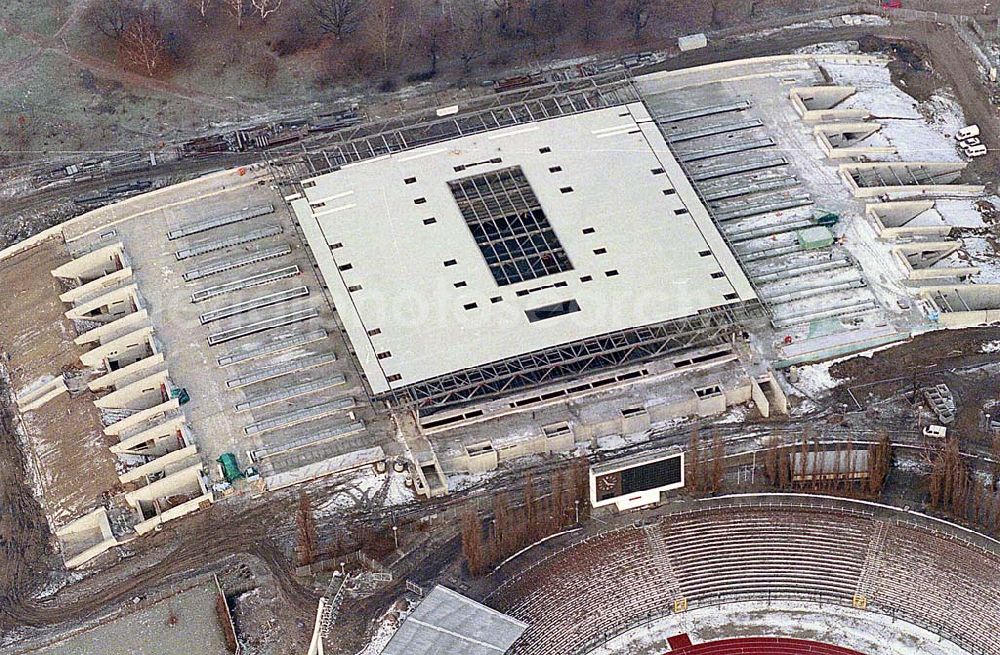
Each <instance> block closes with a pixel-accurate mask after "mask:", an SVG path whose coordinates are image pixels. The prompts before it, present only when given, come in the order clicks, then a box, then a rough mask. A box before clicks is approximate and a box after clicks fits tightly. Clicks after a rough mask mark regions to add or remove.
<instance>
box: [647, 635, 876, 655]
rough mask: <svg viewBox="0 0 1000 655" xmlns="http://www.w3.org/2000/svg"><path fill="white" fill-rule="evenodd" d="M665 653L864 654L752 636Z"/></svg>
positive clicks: (681, 654)
mask: <svg viewBox="0 0 1000 655" xmlns="http://www.w3.org/2000/svg"><path fill="white" fill-rule="evenodd" d="M665 655H863V653H859V652H858V651H856V650H851V649H850V648H841V647H840V646H831V645H829V644H821V643H819V642H816V641H807V640H805V639H785V638H783V637H750V638H747V639H722V640H719V641H707V642H704V643H701V644H694V645H693V646H685V647H684V648H679V649H677V650H672V651H670V652H669V653H665Z"/></svg>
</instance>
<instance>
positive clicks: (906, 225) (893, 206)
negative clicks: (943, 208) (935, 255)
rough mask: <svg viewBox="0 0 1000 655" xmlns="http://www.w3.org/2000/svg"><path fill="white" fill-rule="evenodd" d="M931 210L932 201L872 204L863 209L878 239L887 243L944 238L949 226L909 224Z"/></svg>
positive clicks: (949, 229) (932, 206)
mask: <svg viewBox="0 0 1000 655" xmlns="http://www.w3.org/2000/svg"><path fill="white" fill-rule="evenodd" d="M933 208H934V201H933V200H902V201H897V202H873V203H869V204H868V205H867V206H866V207H865V215H866V216H867V217H868V218H869V220H871V222H872V224H873V225H874V226H875V230H876V231H877V232H878V236H879V238H881V239H885V240H887V241H893V240H896V239H905V238H911V237H920V236H927V237H936V236H945V235H947V234H948V233H949V232H951V229H952V228H951V226H950V225H947V224H944V223H942V224H940V225H911V224H910V223H911V222H912V221H913V219H915V218H917V217H918V216H920V215H921V214H923V213H924V212H926V211H929V210H930V209H933Z"/></svg>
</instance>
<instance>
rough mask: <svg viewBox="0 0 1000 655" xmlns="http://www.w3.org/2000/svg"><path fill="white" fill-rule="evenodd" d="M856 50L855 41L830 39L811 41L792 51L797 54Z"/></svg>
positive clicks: (841, 52)
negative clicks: (823, 41) (828, 40)
mask: <svg viewBox="0 0 1000 655" xmlns="http://www.w3.org/2000/svg"><path fill="white" fill-rule="evenodd" d="M857 51H858V42H857V41H831V42H828V43H813V44H812V45H807V46H805V47H802V48H798V49H797V50H795V51H794V54H797V55H849V54H854V53H856V52H857Z"/></svg>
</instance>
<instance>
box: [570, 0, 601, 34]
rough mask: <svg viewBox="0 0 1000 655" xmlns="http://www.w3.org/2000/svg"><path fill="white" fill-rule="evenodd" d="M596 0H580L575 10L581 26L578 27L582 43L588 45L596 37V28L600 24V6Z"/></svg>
mask: <svg viewBox="0 0 1000 655" xmlns="http://www.w3.org/2000/svg"><path fill="white" fill-rule="evenodd" d="M602 5H603V3H599V2H598V0H580V2H579V6H578V7H577V9H576V13H577V15H578V16H579V17H580V19H581V21H582V22H583V25H582V26H581V27H580V36H582V37H583V42H584V43H590V42H591V41H593V40H594V37H596V36H597V28H598V26H599V25H600V23H601V13H600V6H602Z"/></svg>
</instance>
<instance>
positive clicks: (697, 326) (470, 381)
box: [382, 301, 761, 415]
mask: <svg viewBox="0 0 1000 655" xmlns="http://www.w3.org/2000/svg"><path fill="white" fill-rule="evenodd" d="M760 313H761V310H760V305H759V303H757V302H756V301H754V302H753V303H746V304H742V305H737V306H725V307H716V308H713V309H709V310H705V311H702V312H700V313H698V314H696V315H694V316H687V317H684V318H679V319H675V320H672V321H667V322H665V323H660V324H657V325H652V326H646V327H637V328H629V329H627V330H620V331H618V332H613V333H610V334H605V335H600V336H596V337H592V338H589V339H582V340H580V341H574V342H572V343H568V344H563V345H561V346H556V347H553V348H546V349H544V350H538V351H535V352H532V353H527V354H524V355H518V356H516V357H511V358H508V359H504V360H500V361H498V362H493V363H491V364H486V365H483V366H478V367H475V368H470V369H465V370H463V371H457V372H455V373H450V374H448V375H443V376H440V377H437V378H433V379H431V380H426V381H423V382H418V383H415V384H411V385H408V386H406V387H403V388H400V389H397V390H394V391H391V392H389V393H386V394H383V396H382V397H383V398H384V399H387V400H390V401H392V402H394V403H397V404H399V405H404V406H414V407H416V408H417V409H418V410H421V412H422V413H423V414H424V415H429V414H433V413H434V412H437V411H441V410H443V409H447V408H450V407H454V406H457V405H461V404H465V403H469V402H473V401H484V400H489V399H492V398H497V397H499V396H503V395H506V394H509V393H511V392H514V391H522V390H526V389H530V388H533V387H539V386H542V385H545V384H551V383H554V382H558V381H561V380H564V379H569V378H572V377H579V376H580V375H581V374H585V373H593V372H596V371H600V370H605V369H611V368H616V367H621V366H626V365H629V364H636V363H639V362H643V361H648V360H651V359H654V358H657V357H662V356H664V355H666V354H669V353H674V352H680V351H683V350H686V349H689V348H697V347H704V346H708V345H712V344H717V343H722V342H724V341H725V340H726V338H727V336H728V335H729V334H731V333H732V332H734V331H736V330H737V329H739V326H740V325H742V324H745V323H746V322H747V321H748V320H751V319H752V318H754V317H755V316H756V317H759V315H760Z"/></svg>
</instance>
